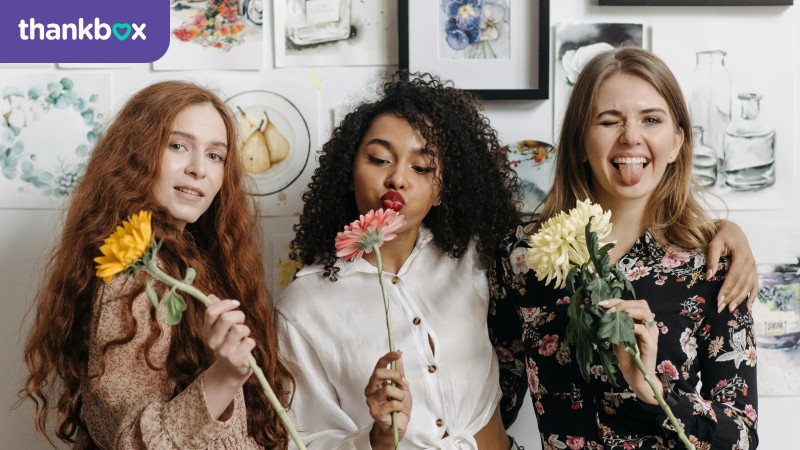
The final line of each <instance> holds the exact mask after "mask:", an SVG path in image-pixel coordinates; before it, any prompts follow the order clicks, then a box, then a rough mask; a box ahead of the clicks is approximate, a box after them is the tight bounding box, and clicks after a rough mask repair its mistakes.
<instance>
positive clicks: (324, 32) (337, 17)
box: [276, 0, 351, 47]
mask: <svg viewBox="0 0 800 450" xmlns="http://www.w3.org/2000/svg"><path fill="white" fill-rule="evenodd" d="M276 1H285V2H287V4H286V37H287V39H288V41H287V44H288V45H289V46H292V45H293V46H296V47H303V46H307V45H312V44H319V43H323V42H331V41H338V40H341V39H347V38H349V37H350V10H351V0H276Z"/></svg>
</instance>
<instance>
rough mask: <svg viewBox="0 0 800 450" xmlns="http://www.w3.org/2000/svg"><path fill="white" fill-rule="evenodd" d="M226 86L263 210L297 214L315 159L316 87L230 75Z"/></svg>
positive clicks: (268, 213)
mask: <svg viewBox="0 0 800 450" xmlns="http://www.w3.org/2000/svg"><path fill="white" fill-rule="evenodd" d="M222 85H223V90H224V91H225V93H226V94H225V95H226V97H225V98H226V100H225V102H226V103H227V104H228V105H229V106H230V107H231V109H232V110H233V111H234V115H235V116H236V119H237V121H238V125H239V138H240V142H239V145H240V149H241V151H240V156H241V158H242V162H243V163H244V169H245V171H246V172H247V174H248V175H249V178H250V183H249V184H250V186H251V187H250V194H252V195H253V196H255V197H257V198H258V199H259V202H260V206H261V214H262V215H266V216H291V215H293V214H295V213H299V212H300V211H301V209H302V205H303V202H302V199H301V196H302V193H303V191H304V190H305V189H306V187H307V186H308V183H309V182H310V177H311V172H313V166H314V161H315V158H314V155H315V152H316V148H317V134H318V131H317V127H318V125H317V124H318V120H317V114H318V112H317V110H318V101H319V99H318V95H319V94H318V91H317V90H316V89H313V88H312V86H311V85H310V82H309V81H307V80H280V79H270V80H259V79H237V80H230V79H229V80H223V81H222Z"/></svg>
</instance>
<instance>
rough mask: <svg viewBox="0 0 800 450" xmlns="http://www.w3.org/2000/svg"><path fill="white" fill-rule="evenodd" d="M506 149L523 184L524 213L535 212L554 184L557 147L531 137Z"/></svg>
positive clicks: (512, 166)
mask: <svg viewBox="0 0 800 450" xmlns="http://www.w3.org/2000/svg"><path fill="white" fill-rule="evenodd" d="M506 149H507V151H508V160H509V161H510V162H511V168H512V169H514V171H516V172H517V176H519V179H520V183H521V184H522V189H523V199H522V213H523V214H526V215H527V214H533V213H534V212H535V211H536V209H537V208H538V206H539V204H540V203H541V202H542V200H544V197H545V196H546V195H547V193H548V192H549V191H550V188H551V187H552V185H553V169H554V168H555V159H556V158H555V156H556V155H555V148H554V147H553V145H552V144H548V143H546V142H541V141H537V140H533V139H531V140H522V141H518V142H514V143H511V144H509V145H508V147H506Z"/></svg>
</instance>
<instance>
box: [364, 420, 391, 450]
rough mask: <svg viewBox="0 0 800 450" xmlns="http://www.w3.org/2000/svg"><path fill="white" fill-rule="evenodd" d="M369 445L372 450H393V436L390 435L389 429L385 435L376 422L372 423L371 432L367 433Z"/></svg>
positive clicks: (384, 431)
mask: <svg viewBox="0 0 800 450" xmlns="http://www.w3.org/2000/svg"><path fill="white" fill-rule="evenodd" d="M369 443H370V446H371V447H372V450H384V449H385V450H392V449H394V435H393V434H392V430H391V428H390V429H389V430H388V433H387V432H386V430H385V429H384V428H383V427H381V426H380V424H378V422H374V423H373V424H372V430H370V432H369Z"/></svg>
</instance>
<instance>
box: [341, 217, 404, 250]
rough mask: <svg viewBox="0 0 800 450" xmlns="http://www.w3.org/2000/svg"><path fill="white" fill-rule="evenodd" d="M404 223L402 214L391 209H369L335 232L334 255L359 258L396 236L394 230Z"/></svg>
mask: <svg viewBox="0 0 800 450" xmlns="http://www.w3.org/2000/svg"><path fill="white" fill-rule="evenodd" d="M405 223H406V221H405V220H404V219H403V216H402V215H401V214H399V213H398V212H397V211H394V210H392V209H379V210H373V211H370V212H368V213H366V214H364V215H362V216H361V217H359V219H358V220H356V221H354V222H353V223H351V224H350V225H345V227H344V231H340V232H339V233H337V234H336V256H338V257H340V258H342V259H343V260H345V261H353V260H356V259H359V258H361V257H363V256H364V253H371V252H372V250H373V249H374V248H375V247H380V246H381V245H383V243H384V242H386V241H391V240H392V239H394V238H396V237H397V235H396V234H394V232H395V231H397V229H398V228H400V227H401V226H403V225H404V224H405Z"/></svg>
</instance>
